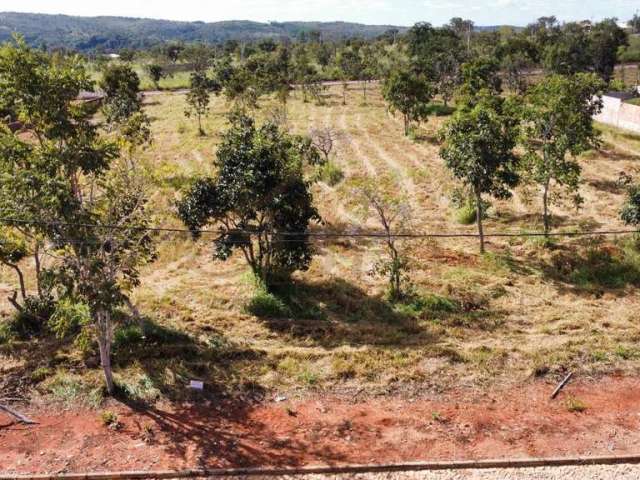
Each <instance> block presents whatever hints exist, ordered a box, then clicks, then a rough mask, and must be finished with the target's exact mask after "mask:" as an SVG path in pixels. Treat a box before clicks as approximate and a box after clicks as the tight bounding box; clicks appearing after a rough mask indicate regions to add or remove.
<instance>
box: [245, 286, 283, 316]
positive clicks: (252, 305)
mask: <svg viewBox="0 0 640 480" xmlns="http://www.w3.org/2000/svg"><path fill="white" fill-rule="evenodd" d="M245 311H246V312H247V313H248V314H250V315H254V316H256V317H261V318H287V317H291V310H290V309H289V307H288V306H287V305H285V303H284V302H283V301H282V300H280V299H279V298H278V297H276V296H275V295H273V294H272V293H268V292H264V291H261V292H259V293H257V294H256V295H255V296H254V297H253V298H252V299H251V301H250V302H249V303H248V304H247V306H246V307H245Z"/></svg>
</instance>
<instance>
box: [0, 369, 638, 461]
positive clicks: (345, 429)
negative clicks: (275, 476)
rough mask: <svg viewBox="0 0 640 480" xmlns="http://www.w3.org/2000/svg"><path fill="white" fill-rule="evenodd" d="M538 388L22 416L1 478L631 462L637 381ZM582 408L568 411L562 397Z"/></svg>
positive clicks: (3, 435)
mask: <svg viewBox="0 0 640 480" xmlns="http://www.w3.org/2000/svg"><path fill="white" fill-rule="evenodd" d="M553 388H554V385H552V384H551V383H547V382H542V381H531V382H528V383H526V384H522V385H518V386H512V387H509V388H502V389H500V390H495V391H484V392H482V391H477V390H471V389H462V390H458V391H451V392H448V393H445V394H438V395H432V396H426V397H424V398H406V396H405V397H400V396H385V397H373V398H366V397H364V395H360V396H358V398H357V399H353V398H345V397H344V396H343V397H334V396H323V395H320V394H319V395H318V396H317V397H314V398H309V397H307V398H305V399H296V400H284V401H280V402H276V401H269V402H264V403H260V404H252V405H245V406H243V405H241V404H238V403H237V402H236V403H231V402H229V401H222V402H220V403H214V402H210V401H209V402H206V403H203V404H197V403H193V404H188V405H184V404H181V405H158V406H155V407H144V408H143V407H131V406H127V405H124V404H121V403H117V402H115V401H114V402H112V403H111V404H109V405H107V406H106V407H105V408H107V409H109V410H111V411H114V412H116V413H117V415H118V420H119V422H120V424H121V425H120V428H118V429H112V428H109V427H106V426H105V425H104V424H103V422H102V420H101V418H100V412H101V410H88V409H80V410H78V409H71V410H63V409H60V408H54V407H52V406H31V407H20V408H19V410H20V411H21V412H22V413H24V414H28V415H29V416H30V417H31V418H32V419H34V420H36V421H37V422H38V424H37V425H34V426H26V425H20V424H17V423H13V420H12V419H11V418H10V417H7V416H3V415H2V414H0V472H3V473H32V472H40V473H44V472H51V473H54V472H56V473H57V472H85V471H105V470H110V471H115V470H160V469H171V470H174V469H184V468H203V467H210V468H216V467H246V466H255V467H259V466H263V467H266V466H303V465H318V464H361V463H386V462H401V461H420V460H422V461H427V460H469V459H483V458H491V459H494V458H521V457H547V456H568V455H578V454H579V455H607V454H608V455H623V454H633V453H640V446H639V442H640V381H639V380H638V379H636V378H630V377H607V378H600V379H591V380H581V381H576V382H574V383H570V384H569V385H568V386H567V387H566V389H565V390H564V391H563V392H562V393H561V394H560V396H559V397H558V398H557V399H555V400H550V399H549V395H550V393H551V391H552V390H553ZM569 398H575V399H579V400H580V401H582V402H583V403H584V404H585V405H586V406H587V409H586V410H585V411H583V412H570V411H569V409H568V407H567V405H568V399H569Z"/></svg>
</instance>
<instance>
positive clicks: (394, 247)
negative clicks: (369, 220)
mask: <svg viewBox="0 0 640 480" xmlns="http://www.w3.org/2000/svg"><path fill="white" fill-rule="evenodd" d="M356 195H357V196H358V197H359V198H360V201H361V203H362V207H363V210H364V212H365V215H366V216H367V217H369V216H370V215H372V214H373V215H374V216H375V217H376V219H377V221H378V222H380V226H381V227H382V229H383V238H384V242H385V250H386V258H384V259H380V260H379V261H378V262H376V263H375V265H374V266H373V269H372V271H371V274H373V275H379V276H382V277H386V278H387V279H388V281H389V299H390V300H391V301H392V302H397V301H400V300H402V299H403V298H405V297H406V295H407V293H408V292H407V285H408V284H409V277H408V270H409V267H410V265H411V262H410V259H409V257H408V255H407V252H406V249H404V248H402V247H401V245H399V242H398V237H397V235H398V234H402V233H406V231H407V230H408V229H409V227H410V224H411V208H410V206H409V203H408V202H407V201H406V199H405V198H404V197H403V196H402V195H397V194H394V195H387V194H385V193H384V192H383V191H382V189H381V188H380V186H379V185H378V184H376V183H375V182H374V181H365V182H363V184H362V185H361V186H359V187H358V188H357V189H356Z"/></svg>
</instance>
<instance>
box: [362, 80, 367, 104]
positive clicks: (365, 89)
mask: <svg viewBox="0 0 640 480" xmlns="http://www.w3.org/2000/svg"><path fill="white" fill-rule="evenodd" d="M362 94H363V96H364V103H367V81H366V80H365V81H364V82H362Z"/></svg>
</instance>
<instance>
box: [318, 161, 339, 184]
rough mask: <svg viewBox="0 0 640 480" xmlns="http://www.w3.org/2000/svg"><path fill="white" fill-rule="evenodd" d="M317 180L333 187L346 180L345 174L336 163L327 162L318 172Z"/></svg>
mask: <svg viewBox="0 0 640 480" xmlns="http://www.w3.org/2000/svg"><path fill="white" fill-rule="evenodd" d="M317 179H318V180H320V181H322V182H324V183H326V184H327V185H330V186H332V187H334V186H336V185H337V184H339V183H340V182H341V181H342V180H343V179H344V173H343V171H342V170H341V169H340V167H339V166H338V165H336V164H335V163H334V162H331V161H329V162H326V163H325V164H324V165H322V167H320V170H319V171H318V175H317Z"/></svg>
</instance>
